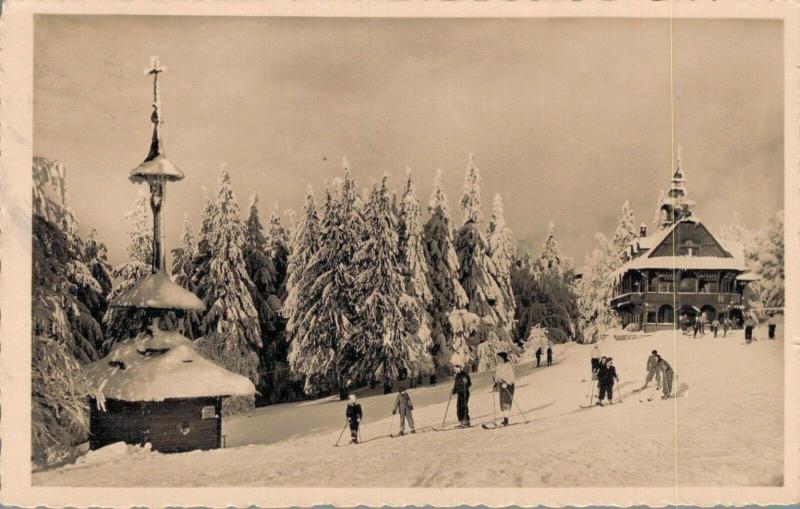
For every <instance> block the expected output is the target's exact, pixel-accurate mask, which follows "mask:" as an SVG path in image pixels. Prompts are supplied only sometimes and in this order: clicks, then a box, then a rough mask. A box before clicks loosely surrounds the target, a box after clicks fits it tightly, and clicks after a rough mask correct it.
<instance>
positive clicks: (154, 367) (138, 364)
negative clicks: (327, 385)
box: [84, 329, 256, 401]
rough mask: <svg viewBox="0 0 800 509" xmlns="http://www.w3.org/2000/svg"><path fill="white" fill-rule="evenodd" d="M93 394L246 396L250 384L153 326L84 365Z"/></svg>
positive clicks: (116, 396) (155, 397) (115, 396)
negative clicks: (96, 359) (154, 328)
mask: <svg viewBox="0 0 800 509" xmlns="http://www.w3.org/2000/svg"><path fill="white" fill-rule="evenodd" d="M84 373H85V375H86V379H87V381H88V383H89V385H90V386H91V387H92V388H93V389H94V390H95V391H96V394H97V395H98V396H102V397H104V398H107V399H117V400H123V401H163V400H165V399H169V398H199V397H215V396H252V395H253V394H255V391H256V389H255V387H254V386H253V383H252V382H251V381H250V380H248V379H247V378H245V377H243V376H241V375H237V374H236V373H233V372H231V371H228V370H226V369H224V368H222V367H220V366H218V365H217V364H215V363H213V362H211V361H209V360H207V359H205V358H203V357H202V356H200V354H198V353H197V351H196V350H195V348H194V344H193V343H192V341H191V340H189V339H188V338H186V337H184V336H183V335H181V334H180V333H178V332H176V331H162V330H158V329H156V330H155V331H153V334H152V336H151V335H149V334H148V333H142V334H139V335H138V336H137V337H135V338H133V339H129V340H127V341H124V342H122V343H120V344H118V345H117V346H115V347H114V349H112V350H111V353H109V354H108V356H106V357H104V358H103V359H100V360H99V361H96V362H93V363H92V364H89V365H88V366H86V367H85V368H84Z"/></svg>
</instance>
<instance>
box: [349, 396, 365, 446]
mask: <svg viewBox="0 0 800 509" xmlns="http://www.w3.org/2000/svg"><path fill="white" fill-rule="evenodd" d="M349 397H350V403H348V404H347V410H346V411H345V419H346V420H347V421H348V422H349V423H350V443H351V444H357V443H358V428H359V426H360V425H361V417H362V416H363V414H362V412H361V405H359V404H358V403H356V395H355V394H351V395H350V396H349Z"/></svg>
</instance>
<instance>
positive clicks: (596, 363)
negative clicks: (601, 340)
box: [592, 345, 600, 380]
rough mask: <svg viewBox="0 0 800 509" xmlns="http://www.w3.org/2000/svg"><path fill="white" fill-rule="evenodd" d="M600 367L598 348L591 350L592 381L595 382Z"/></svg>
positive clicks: (595, 346)
mask: <svg viewBox="0 0 800 509" xmlns="http://www.w3.org/2000/svg"><path fill="white" fill-rule="evenodd" d="M599 367H600V347H599V346H597V345H594V348H592V380H597V369H598V368H599Z"/></svg>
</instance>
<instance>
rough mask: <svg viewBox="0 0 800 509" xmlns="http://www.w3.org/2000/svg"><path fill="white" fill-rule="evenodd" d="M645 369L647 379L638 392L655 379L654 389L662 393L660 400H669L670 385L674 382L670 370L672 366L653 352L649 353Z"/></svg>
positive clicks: (656, 352)
mask: <svg viewBox="0 0 800 509" xmlns="http://www.w3.org/2000/svg"><path fill="white" fill-rule="evenodd" d="M645 369H646V370H647V379H646V380H645V382H644V385H643V386H642V387H641V389H639V390H642V389H645V388H646V387H647V386H648V385H649V384H650V382H652V381H653V379H655V381H656V389H659V388H660V389H662V392H663V396H661V399H667V398H669V397H670V396H671V395H672V383H673V382H674V381H675V372H674V371H673V370H672V366H670V365H669V363H668V362H667V361H665V360H664V359H663V358H662V357H661V355H660V354H659V353H658V350H653V351H652V352H651V353H650V356H649V357H648V358H647V366H646V367H645Z"/></svg>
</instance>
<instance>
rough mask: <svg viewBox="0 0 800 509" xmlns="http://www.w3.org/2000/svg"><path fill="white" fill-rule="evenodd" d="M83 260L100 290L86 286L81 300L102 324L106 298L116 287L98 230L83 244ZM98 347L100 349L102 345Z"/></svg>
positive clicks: (106, 304) (106, 252)
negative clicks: (98, 236)
mask: <svg viewBox="0 0 800 509" xmlns="http://www.w3.org/2000/svg"><path fill="white" fill-rule="evenodd" d="M81 260H82V262H83V264H84V265H86V268H87V269H89V273H90V274H91V275H92V278H94V280H95V281H96V282H97V285H98V288H97V289H95V287H94V285H85V286H84V290H82V292H83V296H82V297H79V298H80V299H81V300H82V301H84V302H86V303H87V306H88V307H89V311H90V312H91V313H92V316H93V317H94V319H95V320H96V321H97V322H98V323H100V322H102V320H103V315H105V313H106V310H107V309H108V301H107V300H106V296H107V295H108V294H109V293H110V292H111V288H112V287H113V286H114V285H113V281H112V276H111V274H112V271H113V268H112V267H111V264H110V263H108V250H107V249H106V245H105V244H103V242H102V241H101V240H100V239H98V238H97V230H95V229H94V228H92V231H91V233H90V234H89V238H87V239H86V241H84V243H83V250H82V253H81ZM97 290H99V291H97ZM97 346H98V347H99V346H100V345H97Z"/></svg>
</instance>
